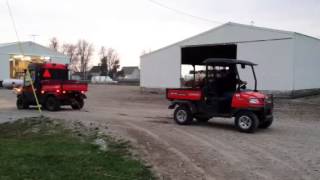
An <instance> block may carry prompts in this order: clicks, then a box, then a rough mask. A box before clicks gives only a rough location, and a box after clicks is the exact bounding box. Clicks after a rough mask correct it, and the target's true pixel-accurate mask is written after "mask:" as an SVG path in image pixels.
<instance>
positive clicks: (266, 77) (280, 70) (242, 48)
mask: <svg viewBox="0 0 320 180" xmlns="http://www.w3.org/2000/svg"><path fill="white" fill-rule="evenodd" d="M237 51H238V52H237V56H238V59H243V60H249V61H252V62H254V63H256V64H258V66H256V67H255V69H256V74H257V79H258V89H260V90H292V83H293V70H292V67H293V64H292V63H293V62H292V59H293V39H290V40H277V41H263V42H254V43H239V44H238V48H237ZM239 71H240V76H242V77H244V79H249V81H250V82H252V81H253V80H252V73H251V72H250V74H247V73H245V74H241V69H240V70H239ZM245 72H247V71H245ZM250 88H252V87H250Z"/></svg>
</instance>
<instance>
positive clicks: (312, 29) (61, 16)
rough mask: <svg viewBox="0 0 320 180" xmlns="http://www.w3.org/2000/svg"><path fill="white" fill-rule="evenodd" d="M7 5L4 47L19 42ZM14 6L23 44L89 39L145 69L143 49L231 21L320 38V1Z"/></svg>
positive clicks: (102, 0) (1, 23)
mask: <svg viewBox="0 0 320 180" xmlns="http://www.w3.org/2000/svg"><path fill="white" fill-rule="evenodd" d="M6 2H7V0H0V43H6V42H15V41H17V37H16V35H15V32H14V29H13V26H12V21H11V19H10V16H9V12H8V7H7V4H6ZM8 2H9V4H10V7H11V9H12V13H13V16H14V19H15V23H16V26H17V31H18V34H19V37H20V40H21V41H30V40H33V38H32V36H31V35H32V34H36V35H38V36H36V38H35V41H36V42H37V43H40V44H42V45H45V46H47V45H48V43H49V39H50V38H52V37H57V38H58V39H59V40H60V41H61V42H62V43H63V42H65V43H76V42H77V40H78V39H85V40H87V41H89V42H91V43H93V44H94V47H95V53H98V51H99V49H100V47H101V46H105V47H112V48H114V49H115V50H116V51H117V52H118V53H119V55H120V59H121V65H122V66H137V65H139V64H140V55H141V53H142V51H143V50H147V51H150V50H157V49H159V48H161V47H164V46H167V45H170V44H173V43H175V42H177V41H180V40H183V39H185V38H188V37H190V36H193V35H196V34H199V33H201V32H204V31H206V30H209V29H212V28H214V27H216V26H219V25H221V24H223V23H227V22H236V23H242V24H250V23H251V22H252V21H253V22H254V25H255V26H262V27H269V28H275V29H280V30H289V31H295V32H300V33H303V34H307V35H310V36H314V37H318V38H320V1H319V0H304V1H301V0H281V1H279V0H241V1H239V0H223V1H221V0H219V1H218V0H8ZM155 2H156V3H155ZM157 3H158V4H157ZM159 3H160V4H161V5H162V6H161V5H159ZM164 6H165V7H164ZM166 7H169V8H166ZM195 16H196V17H199V18H195ZM205 19H209V20H210V21H207V20H205ZM98 63H99V59H98V56H94V57H93V60H92V65H93V64H98Z"/></svg>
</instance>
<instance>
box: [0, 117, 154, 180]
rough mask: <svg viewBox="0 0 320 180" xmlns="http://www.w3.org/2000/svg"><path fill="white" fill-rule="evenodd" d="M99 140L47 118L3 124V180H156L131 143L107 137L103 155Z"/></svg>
mask: <svg viewBox="0 0 320 180" xmlns="http://www.w3.org/2000/svg"><path fill="white" fill-rule="evenodd" d="M96 139H97V135H96V133H91V134H90V133H87V134H86V133H79V131H77V133H75V131H73V130H70V129H66V128H65V127H64V125H63V124H62V123H59V122H57V121H52V120H50V119H48V118H44V117H39V118H25V119H20V120H18V121H15V122H12V123H5V124H0V179H1V180H6V179H8V180H9V179H10V180H11V179H13V180H15V179H30V180H31V179H32V180H36V179H39V180H46V179H49V180H51V179H52V180H53V179H66V180H72V179H74V180H79V179H80V180H81V179H88V180H96V179H97V180H98V179H119V180H121V179H130V180H131V179H141V180H144V179H154V177H153V175H152V173H151V171H150V170H149V169H148V168H147V167H146V166H145V165H143V163H142V162H141V161H139V160H136V159H134V158H132V156H131V155H130V153H129V152H128V143H126V142H123V141H116V140H114V139H112V138H110V137H107V136H104V137H103V138H102V139H103V140H102V141H104V142H106V147H104V148H105V149H106V150H105V151H103V150H101V146H98V145H96V144H94V143H93V142H94V141H95V140H96ZM100 141H101V139H100Z"/></svg>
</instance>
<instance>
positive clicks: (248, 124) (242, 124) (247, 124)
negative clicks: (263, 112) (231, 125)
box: [239, 116, 252, 129]
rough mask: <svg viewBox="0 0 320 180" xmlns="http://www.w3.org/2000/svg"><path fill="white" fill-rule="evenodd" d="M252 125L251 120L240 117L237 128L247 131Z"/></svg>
mask: <svg viewBox="0 0 320 180" xmlns="http://www.w3.org/2000/svg"><path fill="white" fill-rule="evenodd" d="M251 125H252V120H251V118H250V117H248V116H241V117H240V118H239V126H240V127H241V129H249V128H250V127H251Z"/></svg>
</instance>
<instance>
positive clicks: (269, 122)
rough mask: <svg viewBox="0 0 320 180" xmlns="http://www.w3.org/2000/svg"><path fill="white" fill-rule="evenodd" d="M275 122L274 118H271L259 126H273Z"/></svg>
mask: <svg viewBox="0 0 320 180" xmlns="http://www.w3.org/2000/svg"><path fill="white" fill-rule="evenodd" d="M272 122H273V118H271V119H269V120H265V121H263V122H262V123H260V124H259V128H261V129H267V128H268V127H270V126H271V124H272Z"/></svg>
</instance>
